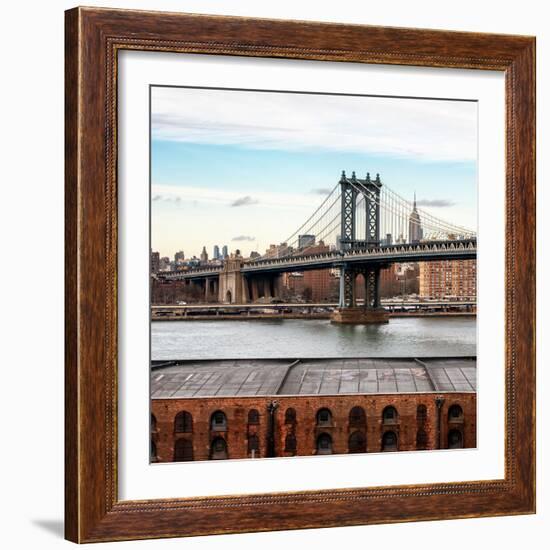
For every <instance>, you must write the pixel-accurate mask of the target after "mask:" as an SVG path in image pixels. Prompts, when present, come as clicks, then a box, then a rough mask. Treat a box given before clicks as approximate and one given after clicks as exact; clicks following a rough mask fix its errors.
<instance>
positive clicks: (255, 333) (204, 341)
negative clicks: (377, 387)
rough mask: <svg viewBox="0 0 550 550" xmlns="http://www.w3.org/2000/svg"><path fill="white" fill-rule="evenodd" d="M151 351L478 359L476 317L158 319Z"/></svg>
mask: <svg viewBox="0 0 550 550" xmlns="http://www.w3.org/2000/svg"><path fill="white" fill-rule="evenodd" d="M151 349H152V359H153V360H162V359H166V360H171V359H224V358H231V359H239V358H243V359H244V358H249V359H250V358H290V357H301V358H308V357H311V358H314V357H452V356H465V355H468V356H474V355H476V318H475V317H474V316H471V317H465V316H464V317H424V318H423V317H414V318H394V319H391V321H390V322H389V323H388V324H380V325H335V324H333V323H331V322H330V321H328V320H325V319H303V320H302V319H265V320H252V321H246V320H242V321H238V322H237V321H235V322H224V321H187V322H185V323H174V322H170V321H156V322H155V323H152V324H151Z"/></svg>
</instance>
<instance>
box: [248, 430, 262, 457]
mask: <svg viewBox="0 0 550 550" xmlns="http://www.w3.org/2000/svg"><path fill="white" fill-rule="evenodd" d="M248 454H253V455H254V456H255V457H258V456H260V440H259V438H258V436H257V435H254V434H252V435H249V436H248Z"/></svg>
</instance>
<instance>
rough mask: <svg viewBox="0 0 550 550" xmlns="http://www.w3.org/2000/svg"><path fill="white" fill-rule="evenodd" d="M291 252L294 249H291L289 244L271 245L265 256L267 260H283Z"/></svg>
mask: <svg viewBox="0 0 550 550" xmlns="http://www.w3.org/2000/svg"><path fill="white" fill-rule="evenodd" d="M291 252H292V247H289V246H288V244H287V243H281V244H270V245H269V248H268V249H267V250H266V251H265V254H264V256H265V257H266V258H283V257H284V256H288V255H289V254H290V253H291Z"/></svg>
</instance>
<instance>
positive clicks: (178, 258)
mask: <svg viewBox="0 0 550 550" xmlns="http://www.w3.org/2000/svg"><path fill="white" fill-rule="evenodd" d="M183 260H185V254H184V253H183V250H180V251H179V252H176V253H175V254H174V261H175V262H176V263H178V262H183Z"/></svg>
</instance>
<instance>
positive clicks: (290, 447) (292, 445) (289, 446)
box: [285, 434, 296, 453]
mask: <svg viewBox="0 0 550 550" xmlns="http://www.w3.org/2000/svg"><path fill="white" fill-rule="evenodd" d="M285 452H287V453H295V452H296V436H295V435H294V434H288V435H287V436H286V438H285Z"/></svg>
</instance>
